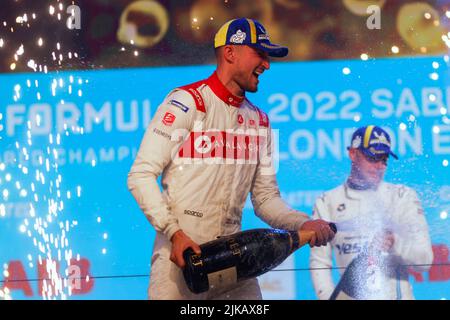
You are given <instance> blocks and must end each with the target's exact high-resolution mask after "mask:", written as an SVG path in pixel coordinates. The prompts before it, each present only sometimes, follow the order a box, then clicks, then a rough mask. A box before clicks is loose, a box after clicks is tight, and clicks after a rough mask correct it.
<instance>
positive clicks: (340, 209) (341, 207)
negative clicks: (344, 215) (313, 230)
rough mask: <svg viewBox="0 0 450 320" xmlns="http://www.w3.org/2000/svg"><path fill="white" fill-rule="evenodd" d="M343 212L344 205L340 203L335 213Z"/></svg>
mask: <svg viewBox="0 0 450 320" xmlns="http://www.w3.org/2000/svg"><path fill="white" fill-rule="evenodd" d="M344 210H345V203H341V204H340V205H339V207H338V208H337V211H339V212H341V211H344Z"/></svg>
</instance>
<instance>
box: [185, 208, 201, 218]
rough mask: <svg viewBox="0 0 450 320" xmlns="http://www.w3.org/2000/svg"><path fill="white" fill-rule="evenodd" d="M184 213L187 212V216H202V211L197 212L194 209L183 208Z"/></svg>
mask: <svg viewBox="0 0 450 320" xmlns="http://www.w3.org/2000/svg"><path fill="white" fill-rule="evenodd" d="M184 214H187V215H189V216H194V217H199V218H201V217H203V213H202V212H199V211H194V210H184Z"/></svg>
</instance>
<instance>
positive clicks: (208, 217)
mask: <svg viewBox="0 0 450 320" xmlns="http://www.w3.org/2000/svg"><path fill="white" fill-rule="evenodd" d="M214 48H215V50H216V58H217V69H216V71H215V72H214V73H213V74H212V75H211V76H210V77H209V78H207V79H205V80H201V81H199V82H196V83H193V84H190V85H187V86H183V87H179V88H176V89H174V90H173V91H172V92H170V93H169V94H168V96H167V97H166V98H165V100H164V101H163V103H162V104H161V105H160V106H159V108H158V111H157V112H156V114H155V116H154V118H153V120H152V121H151V123H150V125H149V127H148V129H147V131H146V133H145V135H144V137H143V140H142V143H141V146H140V149H139V152H138V154H137V157H136V159H135V162H134V164H133V166H132V168H131V170H130V172H129V175H128V187H129V190H130V191H131V193H132V194H133V196H134V197H135V199H136V201H137V202H138V204H139V206H140V208H141V209H142V211H143V212H144V214H145V215H146V217H147V218H148V220H149V221H150V223H151V224H152V225H153V227H154V228H155V230H156V231H157V234H156V240H155V243H154V248H153V255H152V260H151V275H150V286H149V298H150V299H261V298H262V296H261V290H260V287H259V284H258V280H257V279H256V278H254V279H249V280H246V281H243V282H238V283H236V284H235V285H234V287H232V288H229V289H227V291H225V292H221V291H219V290H215V289H210V290H209V291H208V292H205V293H201V294H193V293H192V292H190V291H189V289H188V287H187V286H186V283H185V281H184V279H183V273H182V269H183V267H184V266H185V261H184V259H183V252H184V251H185V250H186V249H188V248H192V249H193V250H194V252H195V253H197V254H199V253H200V247H199V244H202V243H205V242H208V241H211V240H215V239H217V238H218V237H221V236H225V235H230V234H233V233H236V232H239V231H241V220H242V210H243V207H244V204H245V201H246V199H247V196H248V194H249V193H251V199H252V203H253V206H254V209H255V212H256V214H257V215H258V216H259V217H260V218H261V219H262V220H264V221H265V222H266V223H268V224H269V225H270V226H272V227H274V228H280V229H289V230H298V229H300V230H313V231H315V233H316V237H314V238H313V239H312V240H311V242H310V245H311V246H321V245H325V244H326V243H327V242H329V241H330V240H331V239H332V238H333V236H334V232H333V231H332V230H331V229H330V227H329V225H328V223H327V222H326V221H324V220H320V219H318V220H310V219H309V217H308V216H307V215H306V214H304V213H301V212H299V211H296V210H293V209H291V208H290V207H289V206H288V205H287V204H286V203H285V202H284V201H283V200H282V199H281V197H280V191H279V188H278V185H277V181H276V176H275V169H274V167H273V164H272V161H271V159H272V143H271V138H272V137H271V129H270V125H269V120H268V117H267V115H266V114H265V113H263V112H262V111H261V110H260V109H259V108H257V107H256V106H254V105H253V104H252V103H251V102H250V101H249V100H248V99H247V98H246V96H245V93H246V92H256V91H257V89H258V83H259V78H260V76H261V75H262V74H263V73H264V72H265V71H266V70H268V69H269V67H270V61H269V57H284V56H286V55H287V54H288V49H287V48H286V47H282V46H279V45H276V44H273V43H271V42H270V39H269V35H268V34H267V32H266V30H265V28H264V27H263V26H262V25H261V24H260V23H259V22H258V21H256V20H251V19H246V18H240V19H234V20H230V21H228V22H227V23H225V24H224V25H223V26H222V27H221V28H220V29H219V31H218V32H217V34H216V36H215V40H214ZM251 132H253V133H256V135H255V134H252V133H251ZM186 138H187V139H186ZM252 160H256V161H252ZM267 160H268V161H267ZM160 175H162V180H161V181H162V187H163V193H161V191H160V189H159V186H158V183H157V178H158V177H159V176H160Z"/></svg>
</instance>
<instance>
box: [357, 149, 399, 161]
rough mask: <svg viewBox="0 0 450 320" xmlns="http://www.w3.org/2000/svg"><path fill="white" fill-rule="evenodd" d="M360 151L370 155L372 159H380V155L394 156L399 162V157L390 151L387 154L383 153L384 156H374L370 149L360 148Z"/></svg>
mask: <svg viewBox="0 0 450 320" xmlns="http://www.w3.org/2000/svg"><path fill="white" fill-rule="evenodd" d="M358 149H359V150H361V151H362V152H363V153H364V154H366V155H368V156H369V157H371V158H375V159H376V158H378V157H380V155H386V154H387V155H390V156H392V157H393V158H394V159H395V160H398V156H397V155H396V154H395V153H393V152H392V151H389V152H387V153H383V154H381V153H380V154H373V153H372V152H370V151H369V150H368V149H364V148H358Z"/></svg>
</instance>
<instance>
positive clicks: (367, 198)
mask: <svg viewBox="0 0 450 320" xmlns="http://www.w3.org/2000/svg"><path fill="white" fill-rule="evenodd" d="M349 156H350V159H351V162H352V165H351V173H350V176H349V177H348V179H347V181H346V182H345V183H344V184H343V185H341V186H339V187H337V188H335V189H333V190H331V191H328V192H325V193H324V194H323V195H322V196H321V197H319V198H318V199H317V200H316V203H315V206H314V214H313V216H314V217H315V218H320V219H325V220H328V221H333V222H335V223H336V225H337V227H338V232H337V234H336V236H335V238H334V239H333V240H332V241H331V242H330V243H329V244H328V245H327V246H324V247H320V248H312V249H311V255H310V267H311V275H312V279H313V285H314V289H315V292H316V294H317V296H318V298H319V299H329V298H330V295H331V294H332V293H333V291H334V289H335V284H334V283H333V279H332V272H331V269H330V268H332V265H333V263H332V252H334V256H335V259H336V264H337V266H338V268H339V271H340V274H341V276H342V274H343V272H344V271H345V268H346V267H347V266H348V265H349V264H350V263H351V262H352V260H353V259H354V258H355V257H356V256H358V254H360V253H361V252H363V251H365V250H370V251H368V252H370V253H371V254H372V255H374V254H375V255H376V257H375V256H372V258H380V259H374V261H378V262H379V261H383V262H382V264H385V265H384V266H378V267H380V270H381V267H383V270H384V271H383V272H378V273H376V274H377V276H376V277H375V279H372V280H371V283H372V284H371V287H370V288H369V287H364V286H363V281H362V279H365V278H364V277H363V275H357V276H356V279H355V282H357V283H355V284H354V286H355V287H356V288H357V289H358V290H362V291H367V292H362V293H363V296H364V297H366V298H364V299H381V300H394V299H414V297H413V292H412V288H411V285H410V283H409V281H408V267H412V268H413V269H415V270H416V271H426V270H427V269H428V268H429V265H430V264H431V263H432V260H433V253H432V249H431V242H430V237H429V233H428V226H427V223H426V220H425V217H424V214H423V209H422V207H421V203H420V201H419V199H418V197H417V194H416V192H415V191H414V190H412V189H411V188H408V187H406V186H404V185H397V184H391V183H386V182H383V177H384V173H385V171H386V166H387V160H388V158H389V156H392V157H394V158H396V159H397V156H396V155H395V154H394V153H393V152H392V151H391V149H390V137H389V135H388V133H387V132H386V131H385V130H383V129H382V128H380V127H377V126H367V127H362V128H359V129H358V130H356V131H355V132H354V133H353V136H352V144H351V146H350V147H349ZM369 266H370V262H369ZM384 267H386V268H384ZM366 272H371V271H369V270H366ZM374 274H375V273H374ZM369 289H370V290H369ZM342 296H344V295H342ZM353 298H354V297H353Z"/></svg>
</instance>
